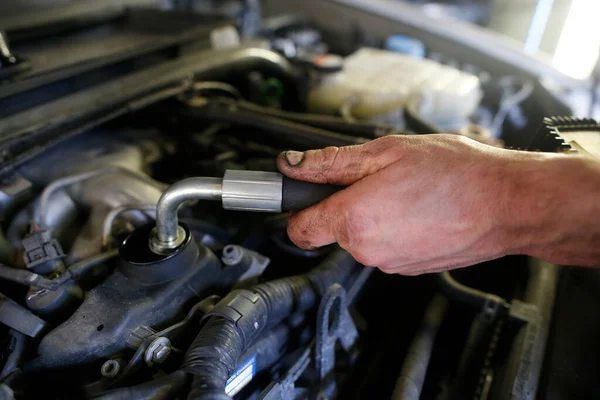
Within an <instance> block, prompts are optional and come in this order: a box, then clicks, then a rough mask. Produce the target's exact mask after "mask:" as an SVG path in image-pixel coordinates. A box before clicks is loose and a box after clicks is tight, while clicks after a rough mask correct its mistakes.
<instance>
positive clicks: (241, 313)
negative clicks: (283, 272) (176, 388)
mask: <svg viewBox="0 0 600 400" xmlns="http://www.w3.org/2000/svg"><path fill="white" fill-rule="evenodd" d="M355 265H356V261H354V259H353V258H352V257H351V256H350V255H349V254H348V253H346V252H345V251H343V250H341V249H339V250H337V251H336V252H334V253H333V254H332V255H330V256H329V257H328V258H327V259H326V260H325V261H324V262H323V263H321V264H320V265H319V266H317V267H316V268H315V269H313V270H312V271H311V272H309V273H308V274H305V275H298V276H293V277H289V278H283V279H278V280H275V281H271V282H265V283H262V284H260V285H257V286H255V287H253V288H251V289H247V290H236V291H234V292H231V293H230V294H229V295H227V296H226V297H225V298H224V299H223V300H221V302H219V304H217V305H216V306H215V308H214V309H213V310H212V311H211V312H209V313H208V314H207V315H206V316H205V325H204V327H203V328H202V329H201V331H200V333H199V334H198V336H197V337H196V339H195V340H194V342H193V343H192V345H191V346H190V348H189V350H188V351H187V353H186V355H185V359H184V364H183V369H184V370H185V371H186V372H188V373H190V374H192V375H194V380H193V382H192V390H191V392H190V394H189V397H188V398H190V399H196V398H202V399H211V400H226V399H229V396H227V395H226V394H225V390H224V389H225V384H226V381H227V379H228V378H229V376H230V375H231V373H232V372H233V370H234V368H235V366H236V364H237V362H238V360H239V358H240V356H241V355H242V353H243V352H244V350H246V349H247V348H248V346H249V345H250V344H251V343H252V342H253V341H254V339H255V338H257V337H258V336H259V335H260V334H261V333H262V332H264V331H265V330H268V329H270V328H271V327H273V326H275V325H276V324H278V323H280V322H281V321H282V320H283V319H284V318H287V317H288V316H289V315H291V314H293V313H297V312H303V311H306V310H308V309H311V308H313V307H315V305H316V304H317V302H318V299H319V297H320V296H321V295H323V294H324V293H325V292H326V290H327V288H329V287H330V286H331V285H332V284H334V283H341V284H345V282H346V280H347V278H348V276H349V275H350V274H351V273H352V272H353V269H354V268H353V266H355Z"/></svg>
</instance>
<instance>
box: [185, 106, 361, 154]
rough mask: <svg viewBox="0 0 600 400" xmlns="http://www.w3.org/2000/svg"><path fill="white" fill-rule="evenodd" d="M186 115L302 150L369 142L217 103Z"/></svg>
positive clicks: (190, 109) (197, 107) (192, 107)
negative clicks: (258, 132) (240, 128)
mask: <svg viewBox="0 0 600 400" xmlns="http://www.w3.org/2000/svg"><path fill="white" fill-rule="evenodd" d="M186 114H187V115H189V116H190V117H193V118H201V119H208V120H213V121H221V122H230V123H234V124H239V125H244V126H250V127H253V128H257V129H260V130H261V131H263V132H265V133H267V134H271V135H272V136H273V137H274V138H277V139H281V140H286V141H288V142H290V143H293V144H295V145H297V146H300V148H302V149H308V148H315V147H317V148H320V147H327V146H348V145H353V144H361V143H365V142H368V139H366V138H362V137H355V136H349V135H343V134H341V133H337V132H331V131H328V130H325V129H321V128H314V127H312V126H309V125H304V124H299V123H297V122H291V121H288V120H285V119H282V118H277V117H271V116H266V115H261V114H259V113H256V112H252V111H247V110H244V109H239V108H237V107H235V106H228V105H223V104H219V103H211V102H207V103H203V104H201V105H195V106H191V107H189V108H188V110H187V112H186Z"/></svg>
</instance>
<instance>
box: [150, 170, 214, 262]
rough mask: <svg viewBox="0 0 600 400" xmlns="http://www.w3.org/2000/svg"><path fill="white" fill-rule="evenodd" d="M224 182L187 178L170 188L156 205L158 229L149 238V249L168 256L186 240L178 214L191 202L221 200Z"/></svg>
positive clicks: (212, 179) (203, 178)
mask: <svg viewBox="0 0 600 400" xmlns="http://www.w3.org/2000/svg"><path fill="white" fill-rule="evenodd" d="M222 192H223V180H222V179H221V178H206V177H202V178H188V179H184V180H182V181H179V182H176V183H174V184H173V185H171V186H170V187H169V188H168V189H167V190H165V192H164V193H163V195H162V196H161V197H160V199H159V200H158V204H157V205H156V228H155V231H154V234H153V235H152V236H151V237H150V242H149V244H150V249H151V250H152V251H153V252H155V253H157V254H169V253H171V252H172V251H173V250H175V249H176V248H177V247H178V246H179V245H180V244H181V243H183V241H184V240H185V232H183V228H181V227H180V226H179V221H178V219H177V210H178V209H179V207H180V206H181V204H183V203H184V202H185V201H188V200H221V198H222Z"/></svg>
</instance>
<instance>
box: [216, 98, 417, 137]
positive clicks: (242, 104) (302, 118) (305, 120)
mask: <svg viewBox="0 0 600 400" xmlns="http://www.w3.org/2000/svg"><path fill="white" fill-rule="evenodd" d="M212 101H214V102H222V103H228V104H230V105H231V104H235V105H236V106H237V107H239V108H240V109H243V110H247V111H252V112H255V113H258V114H261V115H264V116H269V117H275V118H282V119H286V120H288V121H292V122H297V123H300V124H305V125H310V126H312V127H315V128H321V129H327V130H330V131H334V132H340V133H343V134H345V135H351V136H358V137H365V138H369V139H375V138H378V137H380V136H385V135H399V134H404V133H406V132H403V131H400V130H398V129H396V128H394V127H393V126H389V125H379V124H371V123H367V122H350V121H347V120H345V119H344V118H340V117H334V116H331V115H320V114H307V113H297V112H291V111H284V110H279V109H275V108H267V107H263V106H260V105H258V104H254V103H250V102H248V101H243V100H237V101H236V100H230V99H215V100H211V102H212Z"/></svg>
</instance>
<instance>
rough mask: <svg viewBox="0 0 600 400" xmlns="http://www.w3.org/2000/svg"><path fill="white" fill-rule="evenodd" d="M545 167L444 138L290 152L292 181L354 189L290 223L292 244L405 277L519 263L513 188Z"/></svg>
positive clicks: (530, 156) (522, 155)
mask: <svg viewBox="0 0 600 400" xmlns="http://www.w3.org/2000/svg"><path fill="white" fill-rule="evenodd" d="M540 157H542V158H543V157H544V155H540V154H535V153H527V152H518V151H510V150H503V149H498V148H494V147H491V146H486V145H483V144H480V143H477V142H475V141H473V140H470V139H467V138H464V137H461V136H458V135H443V134H440V135H427V136H388V137H383V138H380V139H377V140H374V141H371V142H369V143H366V144H363V145H357V146H349V147H342V148H337V147H328V148H325V149H322V150H309V151H306V152H304V153H299V152H295V151H288V152H285V153H282V154H281V155H280V156H279V158H278V166H279V169H280V170H281V172H282V173H283V174H285V175H287V176H288V177H290V178H294V179H299V180H304V181H309V182H316V183H330V184H338V185H349V186H348V187H347V188H346V189H344V190H342V191H340V192H338V193H335V194H334V195H332V196H331V197H329V198H327V199H325V200H323V201H321V202H320V203H318V204H316V205H314V206H312V207H309V208H308V209H305V210H302V211H300V212H296V213H292V214H290V216H289V222H288V235H289V237H290V239H291V240H292V241H293V242H294V243H295V244H296V245H298V246H299V247H302V248H314V247H320V246H324V245H327V244H331V243H336V242H337V243H338V244H339V245H340V246H341V247H343V248H344V249H346V250H347V251H349V252H350V253H351V254H352V255H353V256H354V257H355V258H356V259H357V261H359V262H360V263H362V264H365V265H371V266H376V267H378V268H380V269H381V270H382V271H384V272H387V273H398V274H403V275H418V274H421V273H430V272H440V271H444V270H449V269H453V268H459V267H464V266H469V265H473V264H476V263H480V262H483V261H487V260H490V259H494V258H498V257H501V256H503V255H506V254H512V253H517V252H519V251H520V248H519V247H518V246H515V242H516V240H517V237H518V236H519V235H518V232H517V230H518V229H517V228H515V227H513V226H512V225H510V224H509V223H507V220H509V219H510V218H507V216H511V213H513V212H516V210H511V208H512V207H513V203H512V201H513V197H514V196H515V190H514V188H515V184H514V181H515V178H517V177H518V176H519V174H520V173H525V172H524V171H525V170H526V169H527V168H528V166H529V165H530V164H531V163H532V162H534V163H535V162H536V161H537V160H538V159H539V158H540ZM519 238H520V239H523V237H521V236H519Z"/></svg>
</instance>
